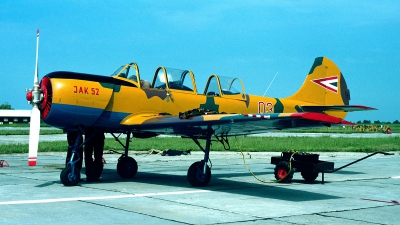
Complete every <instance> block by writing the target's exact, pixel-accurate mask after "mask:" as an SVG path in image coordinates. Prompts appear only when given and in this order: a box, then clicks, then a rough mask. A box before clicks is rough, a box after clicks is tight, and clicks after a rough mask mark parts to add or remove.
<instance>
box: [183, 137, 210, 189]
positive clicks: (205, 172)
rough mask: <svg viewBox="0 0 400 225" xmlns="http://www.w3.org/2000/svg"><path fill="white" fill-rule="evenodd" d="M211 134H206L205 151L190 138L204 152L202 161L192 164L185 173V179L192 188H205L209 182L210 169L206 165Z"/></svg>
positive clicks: (195, 140)
mask: <svg viewBox="0 0 400 225" xmlns="http://www.w3.org/2000/svg"><path fill="white" fill-rule="evenodd" d="M212 135H213V133H212V132H208V133H207V134H206V136H207V137H206V146H205V149H204V148H203V147H202V146H201V145H200V143H199V141H198V140H197V139H195V138H192V139H193V141H194V142H195V143H196V144H197V146H199V147H200V149H201V150H203V152H204V159H203V160H201V161H198V162H195V163H193V164H192V165H191V166H190V167H189V169H188V172H187V179H188V181H189V183H190V184H191V185H192V186H193V187H205V186H207V184H208V183H209V182H210V180H211V168H210V167H209V166H208V165H207V162H208V161H209V155H210V145H211V136H212Z"/></svg>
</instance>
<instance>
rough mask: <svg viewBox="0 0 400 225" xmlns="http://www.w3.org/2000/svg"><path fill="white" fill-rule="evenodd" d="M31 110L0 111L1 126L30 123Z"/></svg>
mask: <svg viewBox="0 0 400 225" xmlns="http://www.w3.org/2000/svg"><path fill="white" fill-rule="evenodd" d="M30 121H31V110H13V109H0V124H14V123H29V122H30Z"/></svg>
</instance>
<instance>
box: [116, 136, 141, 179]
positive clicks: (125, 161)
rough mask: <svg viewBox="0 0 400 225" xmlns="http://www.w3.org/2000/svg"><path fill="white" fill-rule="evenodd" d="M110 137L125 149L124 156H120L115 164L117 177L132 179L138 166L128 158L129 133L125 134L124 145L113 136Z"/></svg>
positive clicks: (132, 159) (133, 160)
mask: <svg viewBox="0 0 400 225" xmlns="http://www.w3.org/2000/svg"><path fill="white" fill-rule="evenodd" d="M111 135H112V136H113V137H114V138H115V140H117V141H118V142H119V143H120V144H121V145H122V146H123V147H124V148H125V152H124V154H122V155H121V157H119V159H118V163H117V173H118V175H119V176H121V177H122V178H133V177H134V176H135V175H136V173H137V171H138V164H137V162H136V160H135V159H134V158H132V157H129V156H128V150H129V141H130V138H131V133H130V132H128V133H127V134H126V142H125V145H124V144H122V143H121V142H120V141H119V139H118V138H117V137H116V136H115V135H114V134H111Z"/></svg>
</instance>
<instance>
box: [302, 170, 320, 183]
mask: <svg viewBox="0 0 400 225" xmlns="http://www.w3.org/2000/svg"><path fill="white" fill-rule="evenodd" d="M301 176H302V177H303V179H304V180H305V181H307V182H312V181H314V180H315V179H317V177H318V172H308V171H307V172H306V171H303V172H301Z"/></svg>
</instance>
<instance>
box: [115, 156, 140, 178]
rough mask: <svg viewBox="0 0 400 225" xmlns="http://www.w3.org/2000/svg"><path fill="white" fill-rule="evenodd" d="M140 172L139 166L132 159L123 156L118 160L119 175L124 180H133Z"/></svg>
mask: <svg viewBox="0 0 400 225" xmlns="http://www.w3.org/2000/svg"><path fill="white" fill-rule="evenodd" d="M137 171H138V164H137V162H136V160H135V159H134V158H132V157H128V156H122V157H120V158H119V159H118V164H117V173H118V175H120V176H121V177H122V178H133V177H134V176H135V175H136V173H137Z"/></svg>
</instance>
